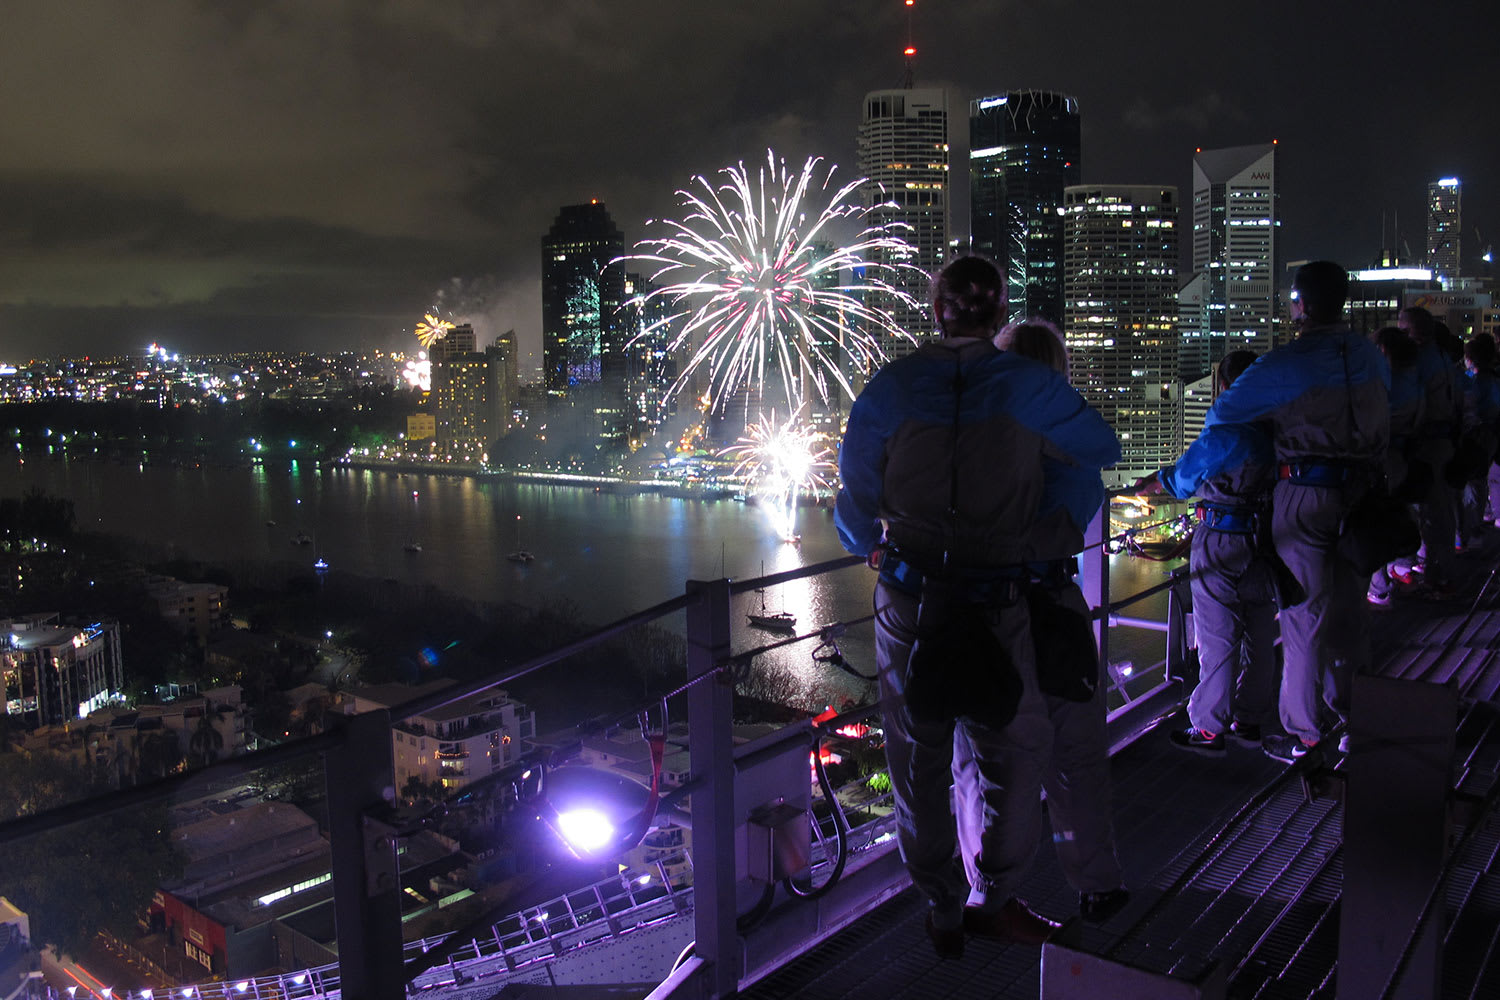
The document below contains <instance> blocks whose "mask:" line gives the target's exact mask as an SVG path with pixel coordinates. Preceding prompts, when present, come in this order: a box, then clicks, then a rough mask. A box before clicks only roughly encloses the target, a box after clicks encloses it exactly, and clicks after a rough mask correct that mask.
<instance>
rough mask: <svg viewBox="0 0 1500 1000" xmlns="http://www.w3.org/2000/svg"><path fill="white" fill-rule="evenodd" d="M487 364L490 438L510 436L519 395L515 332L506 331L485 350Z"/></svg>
mask: <svg viewBox="0 0 1500 1000" xmlns="http://www.w3.org/2000/svg"><path fill="white" fill-rule="evenodd" d="M484 354H485V358H486V360H487V361H488V362H489V371H488V380H489V388H488V392H489V411H490V433H491V437H492V438H496V437H503V436H505V435H506V434H509V433H510V430H511V424H512V422H513V414H514V413H515V410H516V405H517V403H518V402H519V396H520V379H521V376H520V364H521V357H520V345H518V344H517V343H516V331H514V330H506V331H505V332H504V333H502V334H501V335H500V336H498V337H496V338H495V342H494V343H493V344H491V345H490V346H489V347H486V348H485V349H484Z"/></svg>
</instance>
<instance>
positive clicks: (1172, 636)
mask: <svg viewBox="0 0 1500 1000" xmlns="http://www.w3.org/2000/svg"><path fill="white" fill-rule="evenodd" d="M1184 590H1185V588H1184V586H1183V580H1182V579H1181V578H1180V577H1178V576H1177V575H1176V574H1173V579H1172V586H1171V587H1170V588H1169V589H1168V590H1167V664H1166V670H1167V680H1169V681H1185V680H1187V670H1186V667H1187V659H1188V648H1189V643H1188V635H1187V611H1189V610H1191V598H1190V597H1189V598H1185V597H1184V596H1183V591H1184Z"/></svg>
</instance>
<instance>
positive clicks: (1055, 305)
mask: <svg viewBox="0 0 1500 1000" xmlns="http://www.w3.org/2000/svg"><path fill="white" fill-rule="evenodd" d="M1079 164H1080V140H1079V117H1078V101H1077V99H1076V98H1073V97H1068V96H1066V95H1064V94H1054V93H1052V92H1050V91H1045V90H1012V91H1008V92H1006V93H1003V94H997V95H995V96H993V97H983V98H980V99H978V100H975V101H971V102H969V224H970V229H971V232H972V234H973V247H974V252H975V253H979V254H983V255H984V256H986V257H988V258H990V259H991V260H993V261H994V262H995V263H996V264H998V265H999V266H1000V267H1001V268H1002V269H1003V270H1004V271H1005V283H1006V295H1007V298H1008V299H1009V305H1010V310H1009V311H1010V317H1011V318H1012V319H1016V318H1019V317H1022V316H1044V317H1046V318H1047V319H1050V320H1052V321H1053V322H1059V321H1061V320H1062V318H1063V225H1062V218H1061V211H1062V207H1063V189H1064V188H1066V187H1067V186H1068V185H1070V184H1077V183H1078V182H1079V180H1080V179H1081V176H1082V173H1081V168H1080V165H1079Z"/></svg>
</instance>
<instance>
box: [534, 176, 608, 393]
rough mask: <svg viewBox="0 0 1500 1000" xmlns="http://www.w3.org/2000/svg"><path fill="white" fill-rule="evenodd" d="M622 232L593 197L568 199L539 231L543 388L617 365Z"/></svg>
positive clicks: (573, 382) (602, 373) (586, 378)
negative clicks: (542, 233)
mask: <svg viewBox="0 0 1500 1000" xmlns="http://www.w3.org/2000/svg"><path fill="white" fill-rule="evenodd" d="M624 252H625V238H624V236H623V235H622V234H621V232H620V230H619V229H618V228H617V227H616V226H615V224H614V220H612V219H611V218H610V217H609V212H608V211H607V210H606V209H605V207H604V205H603V204H601V203H600V202H598V201H592V202H589V203H588V204H587V205H567V206H564V207H563V209H562V210H561V211H559V212H558V214H557V218H556V219H555V220H554V221H553V223H552V228H551V229H550V230H548V232H547V235H546V236H544V237H543V238H542V368H543V382H544V383H545V385H546V387H547V390H548V391H549V392H556V393H564V392H566V391H567V389H568V387H569V386H577V385H586V384H591V383H598V382H600V381H601V380H604V379H606V376H614V375H617V374H618V375H620V376H623V372H624V360H625V356H624V344H623V343H622V342H621V337H620V322H619V314H620V306H621V304H622V303H623V302H624V301H625V273H624V270H623V269H622V268H621V267H620V265H618V264H614V263H612V262H613V261H615V260H616V259H618V258H619V257H620V256H621V255H622V254H624Z"/></svg>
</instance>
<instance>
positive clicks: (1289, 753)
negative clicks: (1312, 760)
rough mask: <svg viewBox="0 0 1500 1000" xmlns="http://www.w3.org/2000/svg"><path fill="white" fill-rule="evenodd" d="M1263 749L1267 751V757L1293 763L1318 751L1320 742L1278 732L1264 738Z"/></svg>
mask: <svg viewBox="0 0 1500 1000" xmlns="http://www.w3.org/2000/svg"><path fill="white" fill-rule="evenodd" d="M1261 749H1262V750H1264V751H1265V752H1266V756H1267V757H1270V758H1272V759H1273V760H1281V761H1286V762H1287V763H1288V764H1292V763H1295V762H1297V761H1299V760H1301V759H1302V758H1303V757H1306V756H1307V755H1308V754H1310V753H1313V752H1314V751H1316V750H1317V749H1318V744H1317V743H1316V742H1314V743H1309V742H1307V741H1306V740H1303V739H1299V738H1298V737H1296V736H1288V735H1287V734H1285V733H1277V734H1275V735H1273V736H1267V737H1266V738H1265V739H1264V740H1262V741H1261Z"/></svg>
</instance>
